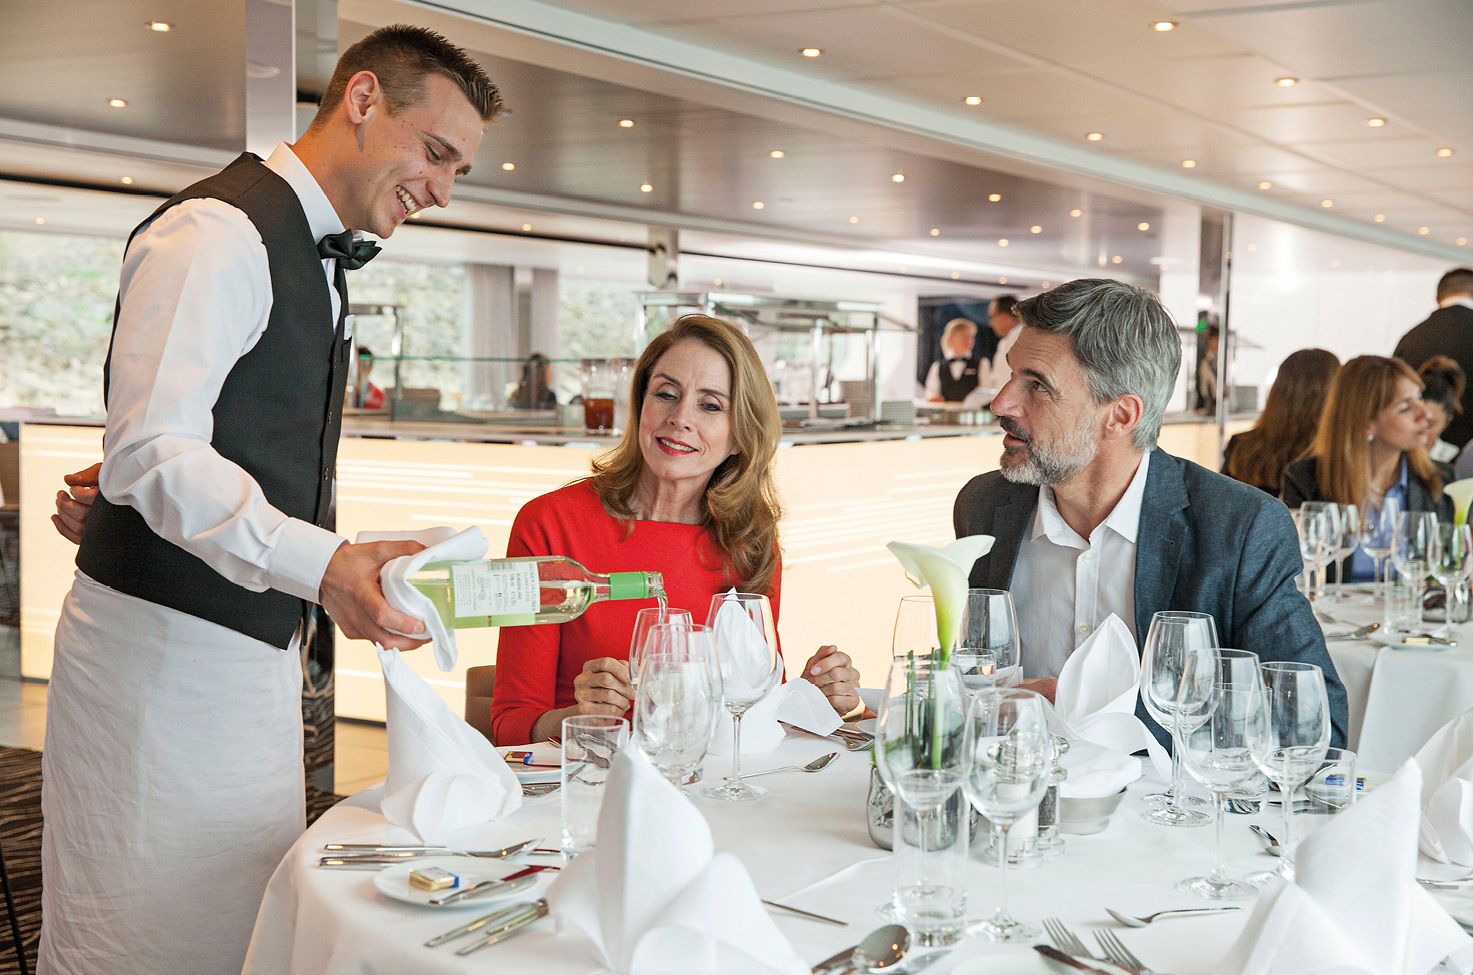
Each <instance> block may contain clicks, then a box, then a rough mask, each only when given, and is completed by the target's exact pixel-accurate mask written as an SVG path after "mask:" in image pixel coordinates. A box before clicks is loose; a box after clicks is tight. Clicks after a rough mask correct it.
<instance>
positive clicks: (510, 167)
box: [501, 162, 517, 173]
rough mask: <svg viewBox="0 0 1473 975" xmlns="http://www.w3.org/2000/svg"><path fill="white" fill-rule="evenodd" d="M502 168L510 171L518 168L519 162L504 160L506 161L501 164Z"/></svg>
mask: <svg viewBox="0 0 1473 975" xmlns="http://www.w3.org/2000/svg"><path fill="white" fill-rule="evenodd" d="M501 168H502V169H504V170H506V171H507V172H508V173H509V172H511V171H512V170H513V169H516V168H517V164H516V163H514V162H504V163H502V164H501Z"/></svg>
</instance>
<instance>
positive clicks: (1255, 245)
mask: <svg viewBox="0 0 1473 975" xmlns="http://www.w3.org/2000/svg"><path fill="white" fill-rule="evenodd" d="M1248 250H1250V251H1256V250H1258V245H1257V244H1249V245H1248Z"/></svg>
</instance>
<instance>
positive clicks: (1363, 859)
mask: <svg viewBox="0 0 1473 975" xmlns="http://www.w3.org/2000/svg"><path fill="white" fill-rule="evenodd" d="M1421 790H1422V773H1421V770H1420V769H1418V768H1417V765H1416V763H1415V762H1413V761H1412V760H1410V759H1408V760H1407V761H1406V762H1404V763H1402V766H1401V768H1400V769H1399V770H1398V771H1397V773H1396V775H1394V776H1392V778H1391V780H1390V781H1389V782H1387V783H1386V784H1385V785H1383V786H1381V787H1380V788H1378V789H1376V790H1375V791H1373V792H1369V793H1366V794H1365V795H1364V796H1362V797H1361V798H1360V799H1359V800H1357V802H1356V803H1355V804H1354V805H1353V806H1351V807H1350V808H1349V809H1347V810H1345V811H1344V812H1342V813H1339V814H1337V815H1335V816H1333V817H1331V818H1330V820H1329V822H1327V823H1325V824H1324V825H1323V826H1321V827H1319V829H1317V830H1315V831H1314V832H1313V833H1311V834H1310V835H1309V836H1308V837H1306V838H1305V840H1304V841H1303V842H1302V843H1300V844H1299V848H1298V850H1297V851H1296V856H1295V861H1296V862H1295V868H1296V874H1297V877H1298V881H1297V883H1286V882H1284V881H1283V880H1280V879H1278V878H1274V880H1272V881H1270V883H1269V886H1268V887H1267V888H1266V889H1265V890H1264V892H1263V894H1261V895H1260V896H1259V898H1258V903H1257V904H1256V905H1254V908H1253V913H1252V914H1251V915H1249V918H1248V923H1247V925H1246V926H1245V927H1244V929H1243V933H1242V934H1241V935H1240V936H1239V937H1238V940H1237V941H1236V942H1235V943H1234V944H1233V946H1232V948H1231V949H1229V951H1228V953H1227V957H1226V958H1225V959H1224V960H1223V962H1222V964H1221V965H1220V966H1219V967H1218V969H1217V972H1218V973H1219V975H1330V973H1336V975H1340V973H1356V975H1359V973H1364V975H1387V973H1390V972H1396V973H1399V975H1424V973H1426V972H1430V971H1432V970H1433V969H1434V968H1436V967H1437V966H1438V965H1439V964H1441V963H1442V962H1443V960H1444V959H1447V960H1448V963H1449V965H1450V967H1451V970H1452V971H1456V972H1461V973H1463V975H1467V973H1468V972H1469V971H1470V969H1473V938H1469V937H1468V936H1467V935H1466V934H1464V933H1463V930H1462V929H1461V928H1460V927H1458V924H1457V922H1456V921H1454V920H1453V919H1452V918H1451V917H1449V916H1448V914H1447V912H1446V911H1444V910H1443V909H1442V908H1441V907H1440V906H1439V905H1438V904H1437V902H1436V901H1435V900H1434V899H1433V898H1432V897H1431V895H1429V894H1428V893H1427V891H1425V890H1423V889H1422V887H1421V886H1420V885H1418V883H1417V880H1416V867H1417V824H1418V822H1419V821H1420V819H1421V802H1420V796H1421Z"/></svg>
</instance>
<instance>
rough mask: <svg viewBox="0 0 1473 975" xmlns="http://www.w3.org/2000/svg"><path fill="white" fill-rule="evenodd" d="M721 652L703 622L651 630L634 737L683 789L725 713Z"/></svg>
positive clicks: (636, 703) (643, 661)
mask: <svg viewBox="0 0 1473 975" xmlns="http://www.w3.org/2000/svg"><path fill="white" fill-rule="evenodd" d="M715 657H716V651H715V650H714V648H713V647H712V645H711V631H710V630H709V629H708V628H706V627H704V626H687V625H682V624H670V623H665V624H660V625H656V626H655V627H653V628H651V630H650V633H649V639H648V642H647V643H646V645H645V652H644V654H643V656H642V658H641V660H640V680H639V686H638V689H637V690H636V691H635V693H634V741H635V743H636V744H637V745H638V746H639V749H640V751H642V752H644V754H645V755H646V757H648V758H649V760H650V764H651V765H653V766H654V767H655V768H656V769H658V770H659V772H660V774H661V775H663V776H665V778H666V779H667V780H669V782H670V784H671V785H673V786H675V787H677V788H679V787H680V785H681V784H682V783H684V782H685V781H686V779H687V778H688V777H689V776H690V775H691V773H692V772H694V771H695V770H696V768H697V767H698V766H699V765H700V764H701V761H702V760H703V759H704V758H705V757H706V749H707V747H708V746H709V745H710V743H711V733H712V732H713V731H714V730H715V728H716V719H717V717H718V716H719V715H720V713H721V684H720V678H719V677H717V676H716V675H714V674H713V670H714V666H713V661H714V660H715Z"/></svg>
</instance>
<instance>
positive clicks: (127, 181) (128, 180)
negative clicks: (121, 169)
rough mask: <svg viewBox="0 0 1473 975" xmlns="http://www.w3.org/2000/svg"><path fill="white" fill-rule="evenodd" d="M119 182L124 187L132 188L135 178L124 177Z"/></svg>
mask: <svg viewBox="0 0 1473 975" xmlns="http://www.w3.org/2000/svg"><path fill="white" fill-rule="evenodd" d="M118 182H120V183H122V184H123V185H124V186H132V185H133V177H132V176H124V177H123V178H122V179H120V180H119V181H118Z"/></svg>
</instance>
